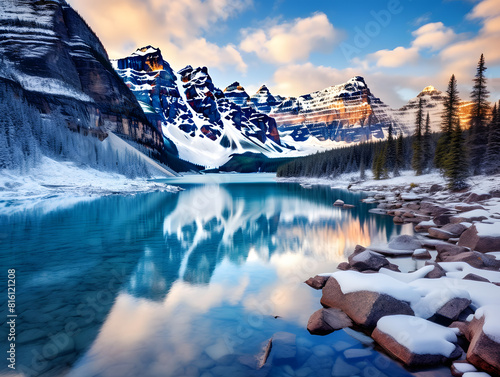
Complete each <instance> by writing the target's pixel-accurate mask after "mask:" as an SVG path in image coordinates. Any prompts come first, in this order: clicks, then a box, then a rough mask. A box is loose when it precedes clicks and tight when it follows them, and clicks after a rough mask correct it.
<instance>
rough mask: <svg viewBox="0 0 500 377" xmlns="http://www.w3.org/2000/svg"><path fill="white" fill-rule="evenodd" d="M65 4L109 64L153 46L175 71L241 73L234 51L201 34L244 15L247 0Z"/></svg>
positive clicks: (77, 1)
mask: <svg viewBox="0 0 500 377" xmlns="http://www.w3.org/2000/svg"><path fill="white" fill-rule="evenodd" d="M69 1H70V3H71V4H72V5H73V6H74V8H75V9H76V10H78V11H79V12H80V13H81V14H82V15H83V16H84V18H85V20H86V21H87V22H88V23H89V24H90V25H91V27H92V28H93V29H94V31H95V32H96V33H97V35H98V36H99V38H100V39H101V40H102V42H103V44H104V46H105V47H106V48H107V50H108V54H109V55H110V57H111V58H121V57H124V56H127V55H129V54H130V53H131V52H133V51H134V50H135V48H137V47H142V46H145V45H153V46H155V47H159V48H160V49H161V50H162V52H163V54H164V57H165V59H166V60H167V61H168V62H169V63H170V64H171V65H172V66H173V67H174V68H175V69H180V68H182V67H184V66H185V65H187V64H192V65H210V67H211V68H220V69H224V68H226V67H236V68H237V69H238V70H239V71H240V72H245V71H246V68H247V66H246V64H245V62H244V61H243V59H242V57H241V55H240V53H239V52H238V50H237V49H236V47H235V46H234V45H231V44H228V45H225V46H219V45H217V44H215V43H211V42H209V41H207V40H206V39H205V38H203V37H202V34H203V32H205V31H208V30H210V29H213V28H217V27H220V24H221V23H223V21H226V20H227V19H229V18H230V17H233V16H235V15H236V14H238V13H239V12H241V11H243V10H244V9H247V8H248V7H249V6H251V4H252V0H185V1H177V0H106V1H102V0H69Z"/></svg>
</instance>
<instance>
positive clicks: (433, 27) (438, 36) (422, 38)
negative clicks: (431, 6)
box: [412, 22, 457, 50]
mask: <svg viewBox="0 0 500 377" xmlns="http://www.w3.org/2000/svg"><path fill="white" fill-rule="evenodd" d="M412 34H413V36H415V39H414V41H413V43H412V46H414V47H417V48H430V49H431V50H439V49H441V48H443V47H444V46H446V45H448V44H449V43H450V42H452V41H453V40H455V39H456V37H457V35H456V34H455V32H454V31H453V30H452V29H451V28H448V27H446V26H444V24H443V23H442V22H431V23H428V24H426V25H424V26H422V27H420V28H418V29H417V30H415V31H414V32H413V33H412Z"/></svg>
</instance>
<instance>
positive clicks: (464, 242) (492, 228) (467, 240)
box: [458, 223, 500, 253]
mask: <svg viewBox="0 0 500 377" xmlns="http://www.w3.org/2000/svg"><path fill="white" fill-rule="evenodd" d="M458 245H459V246H466V247H469V248H471V249H472V250H476V251H479V252H481V253H487V252H490V251H500V226H499V225H498V223H494V224H486V223H476V224H474V225H472V226H471V227H470V228H469V229H467V230H466V231H465V232H463V233H462V235H461V236H460V239H459V241H458Z"/></svg>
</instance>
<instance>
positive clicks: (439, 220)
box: [434, 214, 452, 226]
mask: <svg viewBox="0 0 500 377" xmlns="http://www.w3.org/2000/svg"><path fill="white" fill-rule="evenodd" d="M451 216H452V215H446V214H440V215H438V216H436V217H434V223H435V224H436V225H439V226H443V225H446V224H449V223H450V218H451Z"/></svg>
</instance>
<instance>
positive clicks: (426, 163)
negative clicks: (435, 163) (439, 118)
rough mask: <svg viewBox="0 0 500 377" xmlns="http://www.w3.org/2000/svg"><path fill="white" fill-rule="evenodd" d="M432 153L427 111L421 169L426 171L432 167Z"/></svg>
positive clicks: (429, 121)
mask: <svg viewBox="0 0 500 377" xmlns="http://www.w3.org/2000/svg"><path fill="white" fill-rule="evenodd" d="M432 155H433V153H432V137H431V117H430V115H429V112H427V117H426V119H425V128H424V137H423V142H422V169H423V171H425V172H428V171H429V170H430V169H431V167H432Z"/></svg>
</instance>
